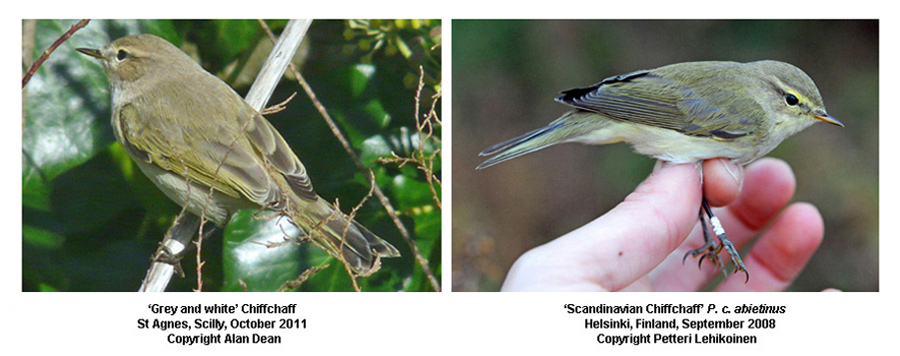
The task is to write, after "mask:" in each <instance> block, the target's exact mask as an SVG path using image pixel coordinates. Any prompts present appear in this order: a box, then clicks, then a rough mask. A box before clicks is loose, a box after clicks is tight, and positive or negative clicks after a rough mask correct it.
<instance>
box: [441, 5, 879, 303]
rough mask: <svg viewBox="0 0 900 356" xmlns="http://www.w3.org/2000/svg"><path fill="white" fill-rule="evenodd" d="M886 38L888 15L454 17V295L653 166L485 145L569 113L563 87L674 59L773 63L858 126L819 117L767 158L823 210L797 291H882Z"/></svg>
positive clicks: (587, 151) (498, 274) (482, 284)
mask: <svg viewBox="0 0 900 356" xmlns="http://www.w3.org/2000/svg"><path fill="white" fill-rule="evenodd" d="M878 40H879V23H878V21H541V20H538V21H512V20H501V21H476V20H471V21H469V20H466V21H453V53H452V56H453V57H452V60H453V93H454V94H453V103H452V105H453V177H452V179H453V221H452V226H453V231H452V236H453V254H452V255H453V287H452V288H453V290H454V291H495V290H498V289H499V288H500V286H501V284H502V283H503V280H504V278H505V276H506V272H507V270H508V269H509V267H510V266H511V265H512V263H513V262H514V261H515V259H516V258H517V257H518V256H519V255H521V254H522V253H524V252H525V251H527V250H529V249H531V248H533V247H535V246H538V245H540V244H543V243H545V242H547V241H549V240H552V239H553V238H555V237H558V236H561V235H563V234H565V233H567V232H569V231H571V230H573V229H575V228H577V227H579V226H581V225H583V224H585V223H587V222H589V221H591V220H593V219H594V218H596V217H598V216H600V215H602V214H604V213H605V212H606V211H608V210H609V209H611V208H612V207H614V206H615V205H616V204H617V203H619V202H621V201H622V199H624V197H625V196H626V195H627V194H628V193H630V192H631V191H632V190H633V189H634V188H635V187H636V186H637V184H639V183H640V182H641V181H642V180H644V179H645V178H646V177H647V175H648V174H649V173H650V171H651V169H652V167H653V164H654V161H653V160H652V159H651V158H648V157H644V156H641V155H637V154H635V153H633V152H631V149H630V147H629V146H628V145H625V144H617V145H606V146H584V145H576V144H570V145H560V146H555V147H552V148H549V149H546V150H543V151H540V152H536V153H532V154H530V155H528V156H525V157H521V158H518V159H515V160H512V161H509V162H505V163H503V164H500V165H497V166H495V167H491V168H490V169H487V170H483V171H475V169H474V168H475V166H476V165H478V164H479V163H481V162H482V161H483V159H482V158H481V157H478V152H480V151H481V150H483V149H484V148H486V147H488V146H490V145H492V144H495V143H498V142H500V141H503V140H506V139H509V138H512V137H515V136H518V135H521V134H523V133H525V132H528V131H531V130H534V129H536V128H539V127H542V126H544V125H546V124H548V123H549V122H550V121H552V120H554V119H556V118H557V117H559V116H560V115H561V114H562V113H564V112H566V111H567V110H568V108H567V107H566V106H563V105H562V104H558V103H556V102H555V101H554V100H553V98H554V97H556V95H557V94H558V93H559V92H560V91H561V90H565V89H569V88H574V87H581V86H587V85H590V84H593V83H596V82H598V81H600V80H602V79H603V78H607V77H609V76H613V75H617V74H623V73H628V72H631V71H635V70H640V69H651V68H655V67H659V66H663V65H666V64H671V63H678V62H688V61H702V60H728V61H738V62H749V61H755V60H761V59H774V60H780V61H784V62H788V63H792V64H794V65H796V66H798V67H800V68H802V69H803V70H804V71H806V72H807V73H808V74H809V75H810V77H812V78H813V80H814V81H815V82H816V84H817V85H818V87H819V90H820V92H821V94H822V96H823V98H824V100H825V104H826V106H827V108H828V112H829V114H831V115H833V116H835V117H837V118H838V119H840V120H841V121H842V122H843V123H844V124H846V127H845V128H838V127H835V126H832V125H823V124H818V125H813V126H812V127H810V128H808V129H806V130H805V131H804V132H802V133H800V134H797V135H795V136H793V137H791V138H789V139H787V140H785V141H784V142H783V143H782V144H781V145H780V146H779V147H778V148H777V149H775V150H774V151H773V152H772V153H771V154H769V156H773V157H778V158H781V159H783V160H785V161H787V162H788V163H789V164H790V165H791V167H792V168H793V170H794V173H795V175H796V177H797V192H796V195H795V196H794V201H806V202H811V203H813V204H815V205H816V206H817V207H818V209H819V210H820V211H821V213H822V215H823V216H824V219H825V240H824V242H823V244H822V246H821V247H820V249H819V250H818V251H817V252H816V254H815V255H814V256H813V257H812V259H811V260H810V262H809V264H808V265H807V267H806V269H805V270H804V271H803V273H802V274H801V275H800V276H799V278H798V279H797V281H796V282H795V283H794V284H793V285H792V286H791V287H790V290H795V291H818V290H821V289H824V288H827V287H835V288H839V289H842V290H845V291H877V290H878V289H879V284H878V277H879V271H878ZM725 228H726V230H727V228H728V227H727V226H726V227H725ZM685 268H690V263H688V264H687V265H686V267H685Z"/></svg>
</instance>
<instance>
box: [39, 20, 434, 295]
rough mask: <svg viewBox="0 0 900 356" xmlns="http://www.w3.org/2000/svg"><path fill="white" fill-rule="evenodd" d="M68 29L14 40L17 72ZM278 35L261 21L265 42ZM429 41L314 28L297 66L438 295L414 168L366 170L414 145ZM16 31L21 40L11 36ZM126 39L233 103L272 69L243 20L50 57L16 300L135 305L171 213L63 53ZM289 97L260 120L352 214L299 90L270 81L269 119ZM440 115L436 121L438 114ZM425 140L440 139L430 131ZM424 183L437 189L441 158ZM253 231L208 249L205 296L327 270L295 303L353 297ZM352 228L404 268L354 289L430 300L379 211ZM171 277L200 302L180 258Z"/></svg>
mask: <svg viewBox="0 0 900 356" xmlns="http://www.w3.org/2000/svg"><path fill="white" fill-rule="evenodd" d="M75 22H76V21H69V20H40V21H37V22H36V26H34V27H33V28H34V31H33V33H31V32H30V31H25V32H28V33H24V36H23V37H24V38H23V42H24V43H26V44H28V43H31V44H33V45H32V46H31V47H26V48H30V51H29V53H23V66H24V67H25V68H27V66H30V64H31V62H30V61H28V60H27V58H31V61H33V60H34V59H36V58H37V57H38V56H39V55H40V53H41V52H42V51H43V50H44V49H46V48H47V47H49V45H50V44H51V43H52V42H53V41H55V40H56V39H57V38H59V36H60V35H62V34H63V33H64V32H65V31H66V30H67V29H68V28H69V27H70V26H71V25H72V24H74V23H75ZM285 23H286V21H267V24H268V25H269V27H271V28H272V29H273V31H275V32H276V35H277V34H278V32H279V31H280V29H281V28H282V27H283V26H284V25H285ZM440 26H441V24H440V21H435V20H390V21H387V20H385V21H377V20H376V21H352V22H351V21H315V22H313V24H312V26H311V27H310V28H309V31H308V32H307V35H306V39H305V40H304V41H305V42H304V45H303V46H301V49H300V51H299V52H300V55H299V59H297V60H296V61H295V62H297V63H299V65H300V72H301V73H302V74H303V75H304V77H305V78H306V80H307V81H308V82H309V84H310V86H311V87H312V88H313V90H314V91H315V93H316V95H317V98H318V100H319V101H320V102H321V103H322V104H323V105H324V106H325V107H326V108H327V109H328V111H329V113H330V114H331V116H332V117H333V118H334V119H335V120H336V121H337V123H338V125H339V127H340V128H341V130H342V131H343V132H344V133H345V135H346V137H347V138H348V139H349V140H350V143H351V145H352V147H353V149H354V150H355V151H356V152H357V154H358V155H359V156H360V157H361V158H362V160H363V163H364V165H365V166H366V167H367V168H369V169H371V170H373V172H374V173H375V175H376V181H377V184H378V186H379V187H380V188H381V189H382V190H383V191H384V192H385V194H387V196H388V197H389V198H390V200H391V203H392V204H393V206H394V207H395V208H396V209H397V210H398V212H399V215H400V218H401V220H402V222H403V223H404V225H406V227H407V229H408V230H409V231H410V233H411V234H412V237H413V238H414V239H415V241H416V244H417V246H418V248H419V250H420V251H421V253H422V255H423V256H424V257H425V258H426V259H428V261H429V266H430V268H431V270H432V271H433V272H434V274H435V275H436V277H437V278H438V281H439V280H440V277H441V274H440V271H441V244H440V238H441V224H440V221H441V215H440V209H438V208H436V206H435V205H434V201H433V197H432V194H431V191H430V190H429V188H428V186H427V185H426V183H425V178H424V176H423V174H422V172H421V171H418V170H416V169H415V168H414V167H411V166H404V167H402V168H398V167H397V165H396V164H382V163H379V162H378V161H377V159H378V158H379V157H388V156H390V152H392V151H393V152H395V153H397V154H398V155H400V156H409V155H410V154H411V152H412V150H413V149H412V148H413V147H416V145H417V144H418V136H417V135H416V126H415V116H414V110H415V101H414V98H415V94H416V84H417V82H418V78H419V69H418V68H419V66H420V65H421V66H422V67H423V68H424V72H425V78H426V80H425V89H424V91H423V93H422V103H421V107H422V108H423V110H422V114H424V113H427V109H428V108H429V107H431V102H432V101H433V99H432V95H434V94H435V93H436V92H440V88H441V62H440V58H441V56H440V50H441V47H440ZM23 28H28V26H25V23H23ZM134 33H152V34H155V35H158V36H160V37H163V38H165V39H167V40H169V41H171V42H172V43H174V44H175V45H177V46H179V47H181V48H182V49H183V50H185V51H186V52H187V53H188V54H189V55H191V56H192V57H194V58H195V59H197V60H198V61H199V62H200V63H201V65H202V66H203V67H204V68H205V69H206V70H208V71H210V72H212V73H214V74H216V75H218V76H219V77H220V78H223V80H225V81H226V82H227V83H229V84H231V85H232V87H234V88H235V89H236V90H237V91H238V92H239V93H240V94H242V95H243V94H245V93H246V91H247V90H248V89H249V85H250V83H251V82H252V80H253V78H254V77H255V74H256V70H258V66H259V65H261V61H264V60H265V56H266V55H267V54H268V50H266V49H265V48H270V47H264V48H262V49H260V50H259V53H261V54H258V55H252V54H253V52H254V50H255V49H256V48H257V47H263V46H266V45H265V44H264V43H266V42H268V39H267V38H265V35H264V32H263V30H262V28H261V26H260V25H259V23H258V22H257V21H255V20H227V21H220V20H202V21H171V20H162V21H157V20H153V21H151V20H140V21H127V20H112V21H102V20H94V21H91V23H90V24H89V25H88V26H87V27H86V28H84V29H82V30H80V31H78V32H76V33H75V35H74V36H72V37H71V38H70V39H69V40H68V41H67V42H65V43H64V44H63V45H62V46H61V47H59V48H58V49H57V50H56V52H54V53H53V55H52V56H51V57H50V59H49V60H48V61H47V62H45V63H44V64H43V66H42V67H41V68H40V70H39V71H38V72H37V73H36V75H35V76H34V77H33V78H32V80H31V81H30V82H29V83H28V85H27V86H26V87H25V88H24V90H23V92H22V93H23V94H22V95H23V105H24V115H23V135H22V137H23V144H22V200H23V207H22V213H23V221H22V225H23V226H22V228H23V233H22V237H23V247H22V289H23V290H24V291H134V290H137V288H138V286H139V284H140V282H141V280H142V279H143V277H144V275H145V273H146V270H147V268H148V267H149V265H150V255H151V254H152V253H153V252H154V251H155V250H156V248H157V245H158V243H159V242H160V241H161V239H162V236H163V234H164V233H165V231H166V229H167V228H168V227H169V225H170V224H171V222H172V220H173V218H174V216H175V215H176V214H177V213H178V212H179V210H180V208H179V207H178V206H177V205H175V204H174V203H172V202H171V201H169V200H168V199H167V198H166V197H165V196H164V195H162V193H161V192H159V191H158V189H157V188H156V187H155V186H153V184H152V183H150V182H149V181H148V180H147V179H146V177H144V176H143V174H142V173H140V171H139V170H138V169H137V168H136V167H135V166H134V164H133V163H132V162H131V160H130V159H129V158H128V156H127V155H126V154H125V153H124V152H123V151H122V149H121V147H120V146H119V145H118V143H116V142H115V139H114V138H113V135H112V132H111V129H110V127H109V118H110V111H109V110H110V109H109V94H108V89H107V84H106V78H105V75H104V74H103V72H102V68H101V67H100V66H99V64H98V63H96V62H95V61H94V60H92V59H91V58H88V57H87V56H83V55H81V54H79V53H78V52H76V51H75V50H74V49H75V48H78V47H90V48H98V47H100V46H102V45H104V44H106V43H108V42H110V41H111V40H114V39H116V38H119V37H122V36H125V35H128V34H134ZM261 43H263V44H262V45H261ZM254 68H256V69H254ZM245 69H246V70H245ZM23 72H24V69H23ZM293 92H298V95H297V97H296V98H295V99H294V100H293V101H291V102H290V103H289V104H288V106H287V109H286V110H285V111H282V112H279V113H277V114H274V115H271V116H268V119H269V120H270V121H271V122H272V124H273V125H274V126H275V127H276V128H277V129H278V130H279V131H280V132H281V133H282V135H283V136H284V137H285V139H286V140H287V141H288V143H289V144H290V145H291V146H292V148H293V149H294V150H295V152H296V153H297V155H298V157H300V159H301V160H302V161H303V162H304V164H305V165H306V167H307V169H308V170H309V174H310V176H311V178H312V181H313V184H314V186H315V188H316V190H317V192H318V193H319V195H320V196H322V197H323V198H325V199H326V200H328V201H332V202H333V201H335V199H339V201H340V204H341V208H342V210H343V211H345V212H348V211H349V210H350V209H351V208H352V207H353V206H354V205H356V204H357V203H358V202H359V201H360V200H362V199H363V197H364V196H365V195H366V194H367V192H368V190H369V185H368V182H367V179H366V177H365V176H364V175H363V174H361V173H360V171H359V170H358V169H357V168H356V166H355V165H354V164H353V162H352V161H351V159H350V158H349V157H348V155H347V153H346V152H345V151H344V150H343V148H342V147H341V146H340V144H339V143H338V141H337V139H336V138H335V137H334V136H333V135H332V134H331V132H330V130H328V128H327V126H326V124H325V121H324V120H323V119H322V118H321V115H319V113H318V112H317V111H316V110H315V108H314V107H313V105H312V102H311V101H310V100H309V99H308V98H307V96H306V95H305V94H304V93H303V90H302V88H300V86H299V85H298V84H297V83H296V81H293V80H288V79H285V80H282V82H281V83H280V84H279V86H278V88H277V89H276V91H275V94H274V95H273V96H272V99H271V100H270V104H273V103H277V102H280V101H282V100H284V99H286V98H287V97H288V96H290V94H291V93H293ZM436 113H437V114H438V116H440V103H438V105H437V106H436ZM435 135H436V137H440V128H439V127H438V128H437V129H436V132H435ZM439 148H440V143H439V142H428V144H427V145H426V151H427V152H428V153H430V152H433V151H434V150H438V149H439ZM434 167H435V168H434V171H435V172H434V173H435V174H436V176H437V177H440V172H441V169H440V167H441V165H440V155H438V156H437V160H436V162H435V166H434ZM438 192H440V187H438ZM250 215H251V214H250V212H241V213H240V214H238V215H237V217H236V218H235V219H233V220H232V222H231V223H230V224H229V225H228V226H227V227H225V228H224V229H219V230H218V231H217V232H216V233H215V234H214V235H213V238H211V239H206V240H205V241H204V243H203V245H202V255H201V257H202V259H203V260H204V261H206V262H205V265H204V266H203V269H202V280H203V290H206V291H217V290H225V291H240V290H244V289H245V288H246V290H251V291H264V290H275V289H277V288H278V287H279V286H280V285H281V284H282V283H284V282H285V281H287V280H290V279H293V278H296V277H297V276H298V275H299V274H300V273H301V272H302V271H304V270H306V269H308V268H309V267H311V266H317V265H320V264H323V263H329V265H330V267H328V268H326V269H324V270H322V271H320V272H318V273H316V274H314V275H313V276H312V278H310V279H309V280H307V281H306V282H305V283H303V284H302V285H301V286H300V287H299V288H296V289H295V290H303V291H348V290H352V286H351V281H350V279H349V277H348V276H347V273H346V272H345V270H344V268H343V266H342V265H341V264H340V263H339V262H337V261H335V260H333V259H332V258H330V257H329V256H327V255H326V254H325V253H324V252H322V251H320V250H319V249H318V248H315V247H311V246H310V245H307V244H304V245H293V244H287V245H282V246H281V247H277V248H265V247H262V246H260V245H258V244H254V243H250V242H249V241H251V240H254V239H257V240H259V239H265V238H266V237H277V236H280V234H281V232H280V230H278V229H277V228H275V229H273V226H272V225H271V224H269V223H266V222H260V221H258V220H255V219H253V218H252V217H251V216H250ZM356 220H357V221H359V222H360V223H362V224H363V225H365V226H367V227H368V228H369V229H371V230H372V231H373V232H375V233H376V234H378V235H379V236H381V237H382V238H385V239H386V240H388V241H389V242H391V243H392V244H393V245H394V246H396V247H397V248H398V249H399V250H400V252H401V254H402V255H403V256H402V257H401V258H394V259H385V260H383V261H382V264H383V267H382V269H381V270H380V271H379V272H377V273H376V274H375V275H373V276H371V277H368V278H360V279H358V282H359V284H360V287H361V288H362V290H364V291H429V290H432V288H431V285H430V284H429V283H428V280H427V279H426V276H425V275H424V273H423V271H422V268H420V267H419V266H418V265H416V264H415V262H414V256H413V253H412V252H411V250H410V247H409V245H408V244H407V243H406V242H405V241H404V240H403V238H402V237H401V236H400V233H399V232H398V231H397V228H396V227H395V226H394V224H393V223H392V222H391V220H390V218H389V217H388V215H387V213H386V212H385V210H384V208H383V207H382V206H381V204H379V203H378V202H377V200H376V199H374V198H372V199H369V200H368V201H367V202H366V203H365V204H364V205H363V207H362V209H360V211H359V212H358V214H357V216H356ZM209 227H211V224H210V225H207V228H209ZM223 230H224V232H223ZM223 240H224V242H223ZM182 267H183V268H184V270H185V271H186V277H185V278H178V277H175V278H174V279H173V281H172V283H170V285H169V288H168V289H167V290H170V291H172V290H176V291H189V290H192V289H193V288H196V286H197V281H196V280H197V278H196V272H195V271H196V254H195V253H190V254H188V256H187V257H186V258H185V260H184V261H183V262H182Z"/></svg>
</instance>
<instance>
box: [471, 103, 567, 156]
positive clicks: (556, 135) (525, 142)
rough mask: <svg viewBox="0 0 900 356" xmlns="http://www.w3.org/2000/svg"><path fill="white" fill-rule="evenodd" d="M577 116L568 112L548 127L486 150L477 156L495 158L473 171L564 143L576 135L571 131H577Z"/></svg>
mask: <svg viewBox="0 0 900 356" xmlns="http://www.w3.org/2000/svg"><path fill="white" fill-rule="evenodd" d="M577 115H579V114H578V113H577V112H576V111H570V112H568V113H566V114H565V115H563V116H562V117H560V118H559V119H556V120H555V121H553V122H551V123H550V125H547V126H544V127H542V128H539V129H537V130H534V131H531V132H529V133H526V134H524V135H522V136H519V137H516V138H514V139H511V140H508V141H504V142H501V143H498V144H496V145H493V146H491V147H488V148H486V149H485V150H484V151H481V153H479V154H478V155H479V156H490V155H494V154H496V156H493V157H491V158H489V159H487V160H486V161H484V162H482V163H481V164H479V165H478V167H475V169H483V168H487V167H490V166H493V165H495V164H497V163H500V162H503V161H507V160H511V159H513V158H516V157H519V156H522V155H525V154H529V153H531V152H534V151H538V150H542V149H544V148H547V147H550V146H553V145H555V144H557V143H563V142H566V141H567V140H568V139H570V138H571V137H572V136H573V135H575V134H578V132H577V130H573V129H577V127H576V126H578V122H577V121H576V120H573V118H575V117H576V116H577Z"/></svg>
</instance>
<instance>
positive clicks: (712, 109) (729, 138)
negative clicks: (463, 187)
mask: <svg viewBox="0 0 900 356" xmlns="http://www.w3.org/2000/svg"><path fill="white" fill-rule="evenodd" d="M561 94H562V95H560V96H559V97H557V98H556V101H558V102H561V103H563V104H566V105H569V106H571V107H573V108H575V109H574V110H572V111H569V112H567V113H565V114H563V116H562V117H560V118H559V119H556V120H555V121H553V122H551V123H550V124H549V125H547V126H546V127H543V128H540V129H537V130H535V131H531V132H529V133H526V134H524V135H522V136H519V137H516V138H514V139H511V140H509V141H506V142H502V143H499V144H496V145H494V146H491V147H488V148H487V149H485V150H484V151H482V152H481V154H480V155H482V156H488V155H494V156H493V157H491V158H489V159H488V160H486V161H485V162H484V163H482V164H481V165H479V166H478V167H477V169H482V168H487V167H490V166H492V165H495V164H497V163H500V162H503V161H506V160H509V159H513V158H516V157H519V156H521V155H524V154H527V153H531V152H534V151H537V150H540V149H543V148H546V147H549V146H552V145H555V144H557V143H563V142H580V143H584V144H592V145H603V144H608V143H615V142H628V143H630V144H631V145H632V146H633V148H634V150H635V151H637V152H638V153H641V154H644V155H648V156H651V157H654V158H656V159H659V160H662V161H667V162H671V163H676V164H677V163H688V162H702V161H703V160H706V159H712V158H717V157H723V158H730V159H732V160H733V161H735V162H736V163H739V164H747V163H749V162H752V161H753V160H755V159H757V158H760V157H762V156H764V155H766V154H767V153H769V152H770V151H772V149H774V148H775V147H776V146H778V144H779V143H781V141H782V140H784V139H785V138H787V137H788V136H791V135H793V134H795V133H797V132H800V131H801V130H803V129H805V128H807V127H809V126H810V125H812V124H813V123H815V122H817V121H824V122H827V123H831V124H835V125H839V126H843V124H841V122H840V121H838V120H836V119H835V118H833V117H831V116H829V115H828V114H827V113H826V112H825V105H824V104H823V103H822V96H821V95H820V94H819V89H818V88H817V87H816V84H815V83H813V81H812V79H810V78H809V76H808V75H806V73H804V72H803V71H802V70H800V69H799V68H797V67H795V66H793V65H790V64H787V63H783V62H778V61H758V62H751V63H735V62H691V63H678V64H672V65H667V66H664V67H660V68H656V69H651V70H642V71H637V72H633V73H628V74H624V75H619V76H614V77H610V78H607V79H604V80H603V81H601V82H599V83H597V84H594V85H591V86H589V87H584V88H575V89H569V90H566V91H563V92H562V93H561ZM704 211H705V212H706V214H707V215H708V216H709V218H710V224H711V225H712V228H713V231H714V232H715V233H716V235H717V237H718V238H719V243H718V244H714V243H713V241H712V239H711V238H710V236H709V233H708V231H707V227H706V223H705V222H704V221H703V220H704V216H703V214H704ZM700 220H701V225H702V226H703V234H704V238H705V240H706V244H705V245H704V246H703V247H701V248H699V249H696V250H693V251H690V252H688V254H686V255H685V257H687V255H693V256H695V257H696V256H698V255H701V254H703V257H705V258H707V259H709V260H711V261H713V262H714V263H715V264H716V265H717V266H720V267H721V263H720V260H719V258H718V255H719V253H721V251H722V249H725V250H727V251H728V253H729V254H730V255H731V260H732V262H733V263H734V264H735V273H737V271H742V272H744V273H745V275H746V277H747V278H748V279H749V277H750V274H749V272H747V269H746V267H745V266H744V264H743V262H742V261H741V258H740V256H739V255H738V253H737V250H736V249H735V248H734V246H733V245H732V243H731V242H730V241H728V238H727V237H726V236H725V231H724V229H723V228H722V225H721V223H720V222H719V219H718V218H716V217H715V216H714V215H713V214H712V211H711V210H710V209H709V204H707V202H706V199H705V198H704V199H703V203H702V207H701V209H700ZM700 261H701V262H702V261H703V258H701V260H700Z"/></svg>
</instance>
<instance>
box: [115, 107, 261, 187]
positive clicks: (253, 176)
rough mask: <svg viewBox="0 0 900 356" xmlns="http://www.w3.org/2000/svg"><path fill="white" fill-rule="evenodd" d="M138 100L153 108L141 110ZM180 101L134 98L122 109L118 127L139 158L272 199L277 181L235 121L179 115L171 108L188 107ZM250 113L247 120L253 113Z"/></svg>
mask: <svg viewBox="0 0 900 356" xmlns="http://www.w3.org/2000/svg"><path fill="white" fill-rule="evenodd" d="M139 105H150V107H141V108H140V109H139V108H138V106H139ZM178 105H179V103H177V102H172V101H169V102H166V103H146V102H135V103H128V104H125V105H123V106H122V107H121V108H120V109H118V111H117V112H115V113H114V115H117V116H118V117H117V119H116V118H114V120H113V122H114V130H115V131H116V135H118V136H119V137H120V138H121V139H120V142H124V143H125V144H124V145H125V146H126V147H125V149H126V150H128V151H129V152H130V153H131V154H132V156H134V157H135V158H136V159H141V160H143V161H144V162H146V163H149V164H154V165H156V166H158V167H160V168H162V169H164V170H167V171H170V172H173V173H176V174H178V175H180V176H182V177H189V178H190V180H191V181H192V182H194V183H197V184H200V185H202V186H206V187H212V188H213V189H215V190H217V191H219V192H222V193H224V194H227V195H229V196H232V197H235V198H239V197H240V196H241V195H243V196H244V197H246V198H247V199H249V200H251V201H253V202H256V203H259V204H261V205H262V204H265V203H267V202H270V201H271V200H272V199H273V198H274V197H275V193H276V189H274V187H275V186H274V184H273V183H272V181H271V179H270V177H269V175H268V173H267V170H266V167H265V165H264V162H263V160H262V159H261V157H259V155H258V154H257V153H256V152H255V151H254V148H253V146H252V145H251V144H250V142H249V140H248V139H247V135H246V134H243V133H242V132H241V131H240V128H239V127H236V124H235V121H231V120H228V119H224V118H220V119H215V120H207V121H205V122H204V123H203V124H202V125H201V124H200V123H199V120H190V119H188V120H184V119H181V120H175V119H174V118H173V117H172V113H174V112H189V111H180V110H178V109H177V107H178ZM220 112H224V111H220ZM256 115H257V116H258V115H259V114H256ZM245 116H247V118H245V119H244V120H243V122H246V120H247V119H248V118H250V117H249V114H248V115H245ZM252 124H255V123H253V122H251V124H248V125H247V126H253V125H252Z"/></svg>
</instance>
